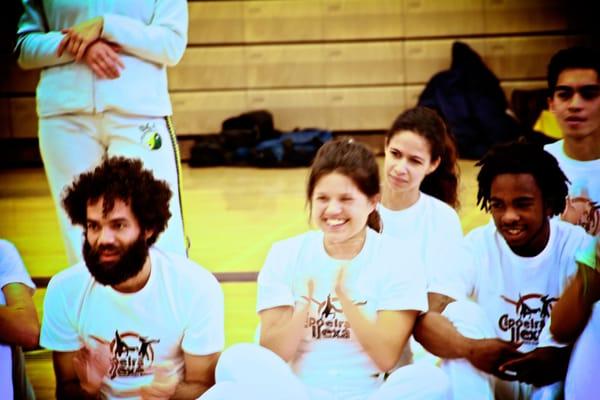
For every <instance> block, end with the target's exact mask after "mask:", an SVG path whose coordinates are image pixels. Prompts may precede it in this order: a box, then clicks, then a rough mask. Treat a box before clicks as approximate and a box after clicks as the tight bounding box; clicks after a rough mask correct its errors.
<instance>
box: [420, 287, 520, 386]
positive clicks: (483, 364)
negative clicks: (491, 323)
mask: <svg viewBox="0 0 600 400" xmlns="http://www.w3.org/2000/svg"><path fill="white" fill-rule="evenodd" d="M454 301H455V300H454V299H453V298H451V297H448V296H444V295H442V294H439V293H429V304H430V309H429V311H428V312H427V313H425V314H423V315H421V316H420V317H419V318H418V320H417V323H416V326H415V330H414V336H415V339H416V340H417V341H418V342H419V343H421V344H422V345H423V347H425V349H427V350H428V351H429V352H431V353H433V354H435V355H436V356H438V357H441V358H447V359H456V358H465V359H467V360H468V361H469V362H470V363H471V364H472V365H473V366H475V367H476V368H478V369H479V370H481V371H484V372H487V373H490V374H494V375H496V376H499V377H501V378H503V379H506V378H507V376H505V375H504V373H502V372H501V371H499V369H498V368H499V366H500V365H502V363H503V362H506V361H508V360H510V359H513V358H515V357H519V356H521V353H520V352H518V351H517V348H518V347H519V344H518V343H511V342H506V341H503V340H500V339H471V338H467V337H465V336H463V335H462V334H461V333H460V332H459V331H458V330H457V329H456V328H455V327H454V325H453V324H452V322H450V321H449V320H448V319H447V318H446V317H445V316H443V315H442V314H441V313H442V312H443V311H444V309H445V308H446V306H447V305H448V304H450V303H452V302H454Z"/></svg>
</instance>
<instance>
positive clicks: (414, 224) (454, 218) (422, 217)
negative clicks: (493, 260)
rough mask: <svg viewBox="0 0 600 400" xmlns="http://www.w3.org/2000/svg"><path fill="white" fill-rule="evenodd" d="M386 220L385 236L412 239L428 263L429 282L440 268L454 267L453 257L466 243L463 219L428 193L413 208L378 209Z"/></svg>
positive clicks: (426, 267) (384, 220) (427, 275)
mask: <svg viewBox="0 0 600 400" xmlns="http://www.w3.org/2000/svg"><path fill="white" fill-rule="evenodd" d="M377 210H378V211H379V214H380V216H381V219H382V221H383V233H384V234H385V235H390V236H393V237H396V238H398V239H400V240H411V241H412V242H413V243H414V244H416V245H417V246H418V247H416V248H415V250H416V251H417V254H419V255H420V256H421V257H422V259H423V262H424V266H425V277H426V278H427V281H429V280H430V279H431V275H432V274H434V273H436V272H435V271H437V270H438V269H443V268H452V266H453V262H452V260H453V258H452V255H453V254H456V252H457V251H456V250H457V249H458V248H460V246H461V242H462V240H463V234H462V228H461V225H460V219H459V218H458V214H457V213H456V211H455V210H454V209H453V208H452V207H450V206H449V205H448V204H446V203H444V202H443V201H441V200H438V199H436V198H435V197H432V196H430V195H428V194H425V193H420V196H419V199H418V200H417V202H416V203H415V204H413V205H412V206H411V207H409V208H407V209H404V210H398V211H394V210H390V209H388V208H386V207H385V206H383V205H382V204H379V205H378V207H377Z"/></svg>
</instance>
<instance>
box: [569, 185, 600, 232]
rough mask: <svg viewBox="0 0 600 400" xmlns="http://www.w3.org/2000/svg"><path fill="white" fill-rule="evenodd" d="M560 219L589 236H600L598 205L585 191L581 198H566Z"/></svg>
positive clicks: (599, 207) (599, 208)
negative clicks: (577, 227)
mask: <svg viewBox="0 0 600 400" xmlns="http://www.w3.org/2000/svg"><path fill="white" fill-rule="evenodd" d="M561 218H562V219H563V220H564V221H568V222H571V223H572V224H575V225H579V226H581V227H583V229H585V230H586V231H587V232H588V233H589V234H590V235H598V234H600V204H598V203H596V202H594V201H592V200H591V199H590V198H589V197H588V195H587V190H585V189H584V190H583V192H582V193H581V196H575V197H567V205H566V207H565V211H564V212H563V213H562V215H561Z"/></svg>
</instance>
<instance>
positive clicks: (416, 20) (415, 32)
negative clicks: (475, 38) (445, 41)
mask: <svg viewBox="0 0 600 400" xmlns="http://www.w3.org/2000/svg"><path fill="white" fill-rule="evenodd" d="M482 1H483V0H453V1H448V0H404V26H405V35H406V37H408V38H410V37H431V36H451V35H469V34H477V33H480V32H482V31H483V18H482V17H483V2H482Z"/></svg>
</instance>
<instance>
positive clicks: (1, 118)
mask: <svg viewBox="0 0 600 400" xmlns="http://www.w3.org/2000/svg"><path fill="white" fill-rule="evenodd" d="M11 137H12V121H11V118H10V99H7V98H1V97H0V140H1V139H9V138H11Z"/></svg>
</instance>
